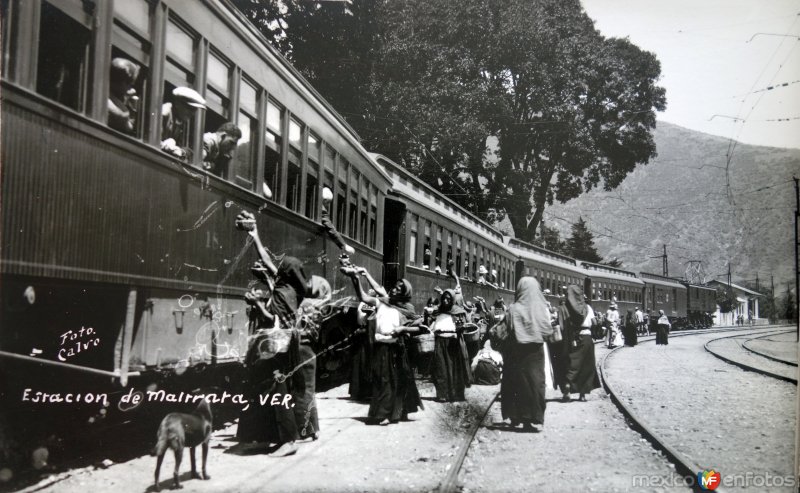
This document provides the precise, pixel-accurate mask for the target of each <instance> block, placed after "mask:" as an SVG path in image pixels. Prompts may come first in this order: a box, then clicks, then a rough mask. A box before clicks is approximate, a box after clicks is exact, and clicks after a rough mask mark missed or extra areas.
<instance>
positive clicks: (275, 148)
mask: <svg viewBox="0 0 800 493" xmlns="http://www.w3.org/2000/svg"><path fill="white" fill-rule="evenodd" d="M282 129H283V111H282V110H281V108H280V107H279V106H278V105H277V104H275V103H274V102H273V101H271V100H270V101H267V129H266V132H265V135H264V183H266V184H267V186H268V187H269V188H270V190H271V191H272V200H276V201H277V200H278V191H279V188H280V184H281V134H282Z"/></svg>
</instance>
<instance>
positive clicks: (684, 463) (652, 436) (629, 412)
mask: <svg viewBox="0 0 800 493" xmlns="http://www.w3.org/2000/svg"><path fill="white" fill-rule="evenodd" d="M741 330H753V327H748V328H747V329H716V330H703V331H692V332H691V333H686V332H684V333H677V334H670V338H673V337H686V336H691V335H698V334H701V333H706V334H707V333H715V332H731V331H737V332H738V331H741ZM755 330H763V331H768V332H769V333H767V334H764V335H761V334H763V332H758V333H759V335H760V337H766V336H771V335H775V334H782V333H786V332H788V331H785V330H779V331H777V332H775V331H774V328H768V327H764V328H762V329H755ZM735 337H742V335H741V334H737V335H734V336H728V337H720V338H717V339H713V340H712V341H714V340H719V339H728V338H735ZM648 340H651V339H648ZM712 341H709V342H712ZM704 348H705V349H706V351H708V352H710V353H711V354H714V353H713V352H712V351H710V350H709V349H708V344H707V343H706V344H704ZM618 349H620V348H614V349H612V350H611V351H610V352H608V353H607V354H606V355H605V356H604V357H603V358H602V360H601V361H600V364H599V366H600V377H601V381H602V384H603V387H604V388H605V389H606V392H608V394H609V396H610V397H611V400H612V402H614V404H615V405H616V406H617V408H618V409H619V410H620V412H622V414H623V415H624V416H625V417H626V418H627V420H628V424H629V425H630V426H631V427H632V428H633V429H634V430H636V431H638V432H639V433H641V434H642V435H643V436H644V437H645V439H646V440H647V441H648V442H650V444H651V445H653V447H654V448H655V449H656V450H660V451H661V452H662V453H664V454H665V455H666V456H667V458H668V459H669V460H670V461H671V462H672V463H673V464H675V470H676V472H678V473H679V474H682V475H684V476H692V477H694V476H695V475H696V474H697V471H702V470H703V468H701V467H700V466H699V465H698V464H697V463H695V462H694V461H693V460H691V459H689V458H688V457H686V456H685V455H684V454H682V453H680V452H678V451H677V450H676V449H675V448H673V447H672V446H670V445H669V444H668V443H667V442H666V441H665V440H663V439H661V438H660V437H659V436H658V434H657V433H656V432H655V431H653V430H652V429H651V428H650V427H649V426H647V424H645V421H644V420H643V419H641V418H640V417H639V416H638V415H637V413H636V412H635V411H634V410H633V409H632V408H631V407H630V406H628V405H626V404H625V402H624V400H622V399H621V398H620V395H619V394H618V393H617V391H616V389H615V388H614V385H613V384H612V383H611V381H610V380H609V379H608V378H607V371H606V362H607V360H608V358H609V356H611V355H612V354H613V353H614V351H616V350H618ZM714 355H715V356H717V357H719V356H718V355H716V354H714ZM720 359H723V360H724V361H726V362H727V360H726V359H725V358H721V357H720ZM734 364H735V363H734ZM737 366H739V365H737ZM770 376H772V375H770ZM781 379H783V378H781ZM794 383H795V384H797V381H796V380H795V381H794ZM694 489H695V491H702V490H701V489H700V488H699V486H698V485H696V484H695V486H694ZM716 491H723V490H722V489H721V488H717V490H716Z"/></svg>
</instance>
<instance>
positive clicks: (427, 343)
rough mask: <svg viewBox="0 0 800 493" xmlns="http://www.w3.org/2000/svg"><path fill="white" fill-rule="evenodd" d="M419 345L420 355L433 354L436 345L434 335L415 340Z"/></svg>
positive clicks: (421, 336) (426, 335)
mask: <svg viewBox="0 0 800 493" xmlns="http://www.w3.org/2000/svg"><path fill="white" fill-rule="evenodd" d="M414 340H415V341H416V343H417V351H418V352H420V353H432V352H433V348H434V346H435V345H436V339H435V337H434V335H433V334H422V335H420V336H417V337H415V338H414Z"/></svg>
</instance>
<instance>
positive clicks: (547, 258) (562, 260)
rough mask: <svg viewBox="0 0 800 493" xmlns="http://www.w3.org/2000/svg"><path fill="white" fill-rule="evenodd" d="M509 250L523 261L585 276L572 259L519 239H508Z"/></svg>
mask: <svg viewBox="0 0 800 493" xmlns="http://www.w3.org/2000/svg"><path fill="white" fill-rule="evenodd" d="M506 242H507V243H508V248H509V249H510V250H511V251H512V252H514V253H516V254H517V256H518V257H520V258H523V259H530V260H533V261H535V262H537V263H540V264H544V265H549V266H551V267H557V268H559V269H566V270H569V271H571V272H574V273H575V274H577V275H584V274H585V273H584V271H583V270H582V269H581V268H580V267H578V263H577V262H576V261H575V259H573V258H572V257H567V256H566V255H561V254H559V253H555V252H551V251H550V250H546V249H544V248H540V247H537V246H535V245H531V244H530V243H527V242H525V241H522V240H520V239H518V238H510V237H507V238H506Z"/></svg>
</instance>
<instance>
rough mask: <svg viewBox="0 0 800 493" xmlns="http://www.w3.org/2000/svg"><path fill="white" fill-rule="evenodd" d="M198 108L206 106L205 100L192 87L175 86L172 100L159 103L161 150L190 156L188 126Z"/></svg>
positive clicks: (188, 157)
mask: <svg viewBox="0 0 800 493" xmlns="http://www.w3.org/2000/svg"><path fill="white" fill-rule="evenodd" d="M198 108H202V109H205V108H206V100H205V99H203V96H201V95H200V93H198V92H197V91H195V90H194V89H190V88H188V87H176V88H175V89H173V91H172V102H171V103H164V104H163V105H161V150H162V151H164V152H166V153H167V154H171V155H173V156H175V157H177V158H179V159H182V160H184V161H188V160H189V159H190V158H191V149H190V148H189V145H190V142H189V134H190V132H191V129H190V128H189V125H190V122H191V120H192V117H193V116H194V115H195V113H196V111H197V109H198Z"/></svg>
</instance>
